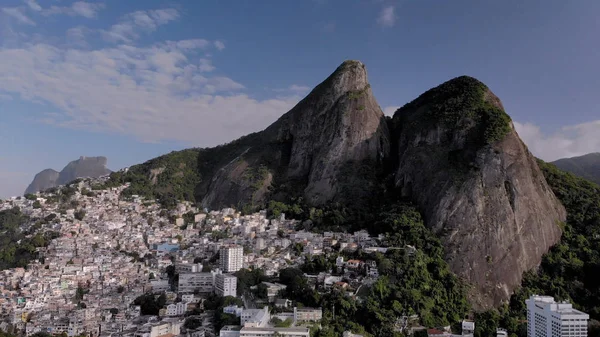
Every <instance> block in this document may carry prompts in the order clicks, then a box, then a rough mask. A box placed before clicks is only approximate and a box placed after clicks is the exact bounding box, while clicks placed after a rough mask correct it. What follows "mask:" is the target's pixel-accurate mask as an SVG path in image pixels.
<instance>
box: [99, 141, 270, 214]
mask: <svg viewBox="0 0 600 337" xmlns="http://www.w3.org/2000/svg"><path fill="white" fill-rule="evenodd" d="M261 145H262V144H261V142H260V137H259V135H258V134H250V135H247V136H244V137H241V138H239V139H237V140H235V141H233V142H230V143H227V144H224V145H219V146H216V147H213V148H193V149H186V150H181V151H173V152H171V153H168V154H166V155H163V156H160V157H157V158H154V159H151V160H148V161H146V162H144V163H142V164H139V165H134V166H132V167H130V168H129V170H128V171H127V172H121V171H119V172H113V173H112V174H111V175H110V180H109V181H108V182H106V183H105V184H104V185H98V186H95V189H102V188H107V187H117V186H120V185H122V184H125V183H130V186H129V187H128V188H127V189H126V190H125V191H124V192H123V196H124V197H130V196H132V195H139V196H143V197H145V198H148V199H158V200H159V201H160V202H161V203H162V204H163V205H165V206H172V205H173V204H174V203H176V201H177V200H186V201H191V202H200V201H201V200H202V197H203V196H204V195H205V194H206V192H207V190H208V188H209V186H210V183H211V179H212V177H213V176H214V175H215V174H216V172H217V171H218V170H219V169H221V168H222V167H223V166H225V165H227V164H228V163H230V162H231V161H234V160H235V159H239V158H241V157H242V156H244V155H251V154H253V153H256V152H257V151H264V150H265V148H264V147H261ZM266 164H268V163H266ZM266 164H263V165H259V166H257V167H256V168H250V169H249V170H248V172H247V175H248V178H249V179H251V180H252V182H253V186H254V188H257V187H258V184H259V182H257V180H258V177H259V176H264V175H265V172H266V168H267V166H266Z"/></svg>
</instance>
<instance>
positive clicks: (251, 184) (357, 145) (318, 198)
mask: <svg viewBox="0 0 600 337" xmlns="http://www.w3.org/2000/svg"><path fill="white" fill-rule="evenodd" d="M219 153H220V156H221V157H222V158H223V160H222V162H221V163H220V164H219V166H218V167H219V169H218V170H215V171H211V172H210V174H209V175H208V177H210V178H208V177H207V176H206V175H205V177H204V179H205V180H204V182H203V183H201V184H200V188H199V189H198V191H199V193H198V194H199V195H201V196H202V204H203V205H204V206H205V207H210V208H219V207H223V206H231V205H234V206H239V205H245V204H248V203H252V204H260V203H261V202H263V201H265V200H266V198H267V194H268V192H269V190H270V187H272V185H273V183H274V182H275V180H277V181H278V182H279V183H280V186H284V185H285V186H287V187H286V188H287V189H288V190H287V191H286V192H284V193H287V195H293V196H295V197H298V196H303V197H305V198H306V200H307V201H308V202H310V203H312V204H323V203H325V202H328V201H341V202H343V201H348V199H349V198H353V199H355V200H359V198H360V197H368V195H369V193H371V192H373V190H374V189H375V187H376V183H375V180H376V179H374V178H373V176H374V175H375V174H376V173H377V172H378V170H380V168H381V166H382V165H381V163H382V161H383V160H384V158H386V157H387V156H388V155H389V131H388V128H387V124H386V122H385V117H384V115H383V112H382V111H381V109H380V108H379V105H378V104H377V102H376V101H375V98H374V97H373V93H372V92H371V86H370V85H369V83H368V81H367V72H366V69H365V66H364V65H363V64H362V63H360V62H358V61H346V62H344V63H343V64H342V65H340V66H339V67H338V68H337V69H336V70H335V72H334V73H333V74H331V75H330V76H329V77H328V78H327V79H326V80H325V81H323V82H322V83H321V84H319V85H318V86H317V87H316V88H315V89H313V90H312V91H311V92H310V93H309V94H308V95H307V96H306V97H305V98H304V99H303V100H302V101H300V102H299V103H298V104H297V105H296V106H295V107H294V108H292V110H290V111H289V112H287V113H286V114H284V115H283V116H282V117H281V118H280V119H279V120H277V121H276V122H275V123H273V124H272V125H271V126H269V127H268V128H267V129H265V130H264V131H262V132H259V133H257V134H253V135H251V136H249V137H246V138H242V139H239V140H237V141H235V142H233V143H231V144H227V145H225V146H223V148H222V150H221V151H220V152H219ZM224 154H225V155H224ZM201 170H202V168H201ZM207 178H208V179H210V180H207Z"/></svg>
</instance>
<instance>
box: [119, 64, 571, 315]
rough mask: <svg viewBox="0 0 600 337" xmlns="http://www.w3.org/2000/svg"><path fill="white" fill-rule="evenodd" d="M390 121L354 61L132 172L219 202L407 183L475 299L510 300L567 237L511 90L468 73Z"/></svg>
mask: <svg viewBox="0 0 600 337" xmlns="http://www.w3.org/2000/svg"><path fill="white" fill-rule="evenodd" d="M390 125H392V128H391V130H390V129H388V124H387V123H386V120H385V117H384V115H383V113H382V111H381V109H380V108H379V106H378V104H377V102H376V100H375V98H374V97H373V94H372V92H371V88H370V85H369V83H368V80H367V72H366V70H365V66H364V65H363V64H362V63H360V62H358V61H346V62H344V63H343V64H342V65H340V66H339V67H338V68H337V69H336V70H335V72H334V73H333V74H331V75H330V76H329V77H328V78H327V79H326V80H325V81H323V82H322V83H321V84H319V85H318V86H317V87H316V88H315V89H314V90H312V91H311V92H310V94H309V95H308V96H307V97H305V98H304V99H303V100H302V101H300V102H299V103H298V104H297V105H296V106H295V107H294V108H293V109H292V110H290V111H289V112H287V113H286V114H284V115H283V116H282V117H281V118H280V119H279V120H277V121H276V122H275V123H273V124H272V125H271V126H269V127H268V128H267V129H265V130H264V131H261V132H258V133H254V134H251V135H248V136H245V137H242V138H240V139H238V140H236V141H233V142H231V143H229V144H225V145H222V146H219V147H216V148H210V149H191V150H185V151H179V152H174V153H171V154H168V155H165V156H162V157H159V158H155V159H153V160H151V161H148V162H146V163H144V164H142V165H137V166H134V167H132V168H131V169H130V170H129V173H128V175H129V178H127V177H125V178H124V180H123V182H125V181H129V182H132V185H131V187H130V188H129V190H130V192H131V193H133V194H142V195H147V196H150V197H158V198H161V197H163V196H164V195H168V196H171V197H172V198H175V199H181V198H184V199H188V200H193V201H196V202H200V203H201V204H202V205H203V206H205V207H209V208H213V209H215V208H220V207H228V206H235V207H242V206H247V205H255V206H260V205H264V203H265V202H266V201H268V200H270V199H280V198H281V199H286V198H290V197H304V199H305V201H308V202H309V203H310V204H313V205H320V204H326V203H329V202H340V203H342V204H345V205H346V206H347V205H354V206H357V205H358V204H360V203H361V202H365V201H371V200H381V199H378V198H375V197H376V196H377V197H379V196H385V195H386V194H385V193H384V188H385V191H390V190H393V191H394V192H395V191H398V192H399V193H400V194H401V195H403V196H404V197H405V198H408V199H410V200H412V201H414V202H415V203H417V204H418V205H419V206H420V208H421V210H422V212H423V214H424V216H425V219H426V223H427V225H428V226H429V227H431V228H432V229H433V230H434V232H435V233H436V234H438V235H439V236H440V237H441V238H442V240H443V242H444V244H445V248H446V257H447V260H448V262H449V263H450V266H451V268H452V269H453V271H454V272H455V273H456V274H458V275H460V276H462V277H463V278H464V279H465V280H466V281H467V282H468V283H470V284H472V285H473V287H472V289H471V299H472V303H473V304H474V305H475V307H476V308H478V309H484V308H488V307H490V306H493V305H497V304H499V303H500V302H501V301H502V300H507V299H508V297H509V294H510V293H511V292H512V290H513V289H514V288H515V287H516V286H517V285H518V284H519V283H520V280H521V276H522V273H523V272H524V271H526V270H529V269H531V268H533V267H535V266H536V265H537V264H539V263H540V259H541V256H542V255H543V253H545V252H546V251H547V250H548V248H549V247H550V246H551V245H553V244H554V243H556V242H557V241H558V240H559V238H560V235H561V230H560V227H559V224H560V222H561V221H564V220H565V210H564V208H563V207H562V206H561V205H560V203H559V202H558V201H557V199H556V198H555V196H554V194H553V193H552V191H551V190H550V188H549V187H548V186H547V184H546V181H545V180H544V177H543V175H542V174H541V173H540V170H539V168H538V166H537V164H536V162H535V160H534V158H533V157H532V155H531V154H530V153H529V152H528V150H527V148H526V146H525V145H524V144H523V143H522V142H521V140H520V139H519V136H518V135H517V133H516V132H515V130H514V128H513V125H512V122H511V120H510V117H508V115H507V114H506V113H505V112H504V108H503V107H502V103H501V102H500V100H499V99H498V98H497V97H496V96H495V95H494V94H493V93H492V92H491V91H490V90H489V89H488V88H487V87H486V86H485V85H484V84H482V83H481V82H479V81H477V80H475V79H473V78H470V77H459V78H456V79H453V80H451V81H448V82H446V83H444V84H442V85H440V86H439V87H437V88H434V89H432V90H430V91H428V92H426V93H424V94H423V95H421V96H419V97H418V98H417V99H416V100H414V101H413V102H411V103H408V104H406V105H405V106H404V107H403V108H401V109H399V110H398V111H397V112H396V114H395V116H394V118H393V121H392V122H391V123H390ZM384 177H385V178H386V179H383V178H384ZM389 177H392V178H393V179H391V180H392V184H391V185H393V186H391V187H390V186H387V184H386V182H387V180H388V179H387V178H389ZM382 187H384V188H382ZM390 194H391V195H394V198H395V196H396V193H390ZM389 201H390V202H395V201H396V200H395V199H394V200H391V199H390V200H389ZM352 208H353V209H355V210H362V209H363V208H361V207H360V206H357V207H352Z"/></svg>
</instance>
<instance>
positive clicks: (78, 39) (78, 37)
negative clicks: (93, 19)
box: [67, 26, 90, 46]
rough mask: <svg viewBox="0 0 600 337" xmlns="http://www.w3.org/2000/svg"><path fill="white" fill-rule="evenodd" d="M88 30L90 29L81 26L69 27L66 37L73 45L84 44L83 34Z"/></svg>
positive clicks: (85, 43)
mask: <svg viewBox="0 0 600 337" xmlns="http://www.w3.org/2000/svg"><path fill="white" fill-rule="evenodd" d="M88 32H90V29H89V28H87V27H83V26H79V27H73V28H69V29H68V30H67V39H68V41H69V42H70V43H73V44H75V45H79V46H86V45H87V42H86V40H85V36H86V34H87V33H88Z"/></svg>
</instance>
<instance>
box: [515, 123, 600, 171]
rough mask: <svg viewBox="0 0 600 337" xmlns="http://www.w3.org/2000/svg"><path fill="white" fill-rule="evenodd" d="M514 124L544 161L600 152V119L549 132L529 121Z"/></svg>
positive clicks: (529, 146)
mask: <svg viewBox="0 0 600 337" xmlns="http://www.w3.org/2000/svg"><path fill="white" fill-rule="evenodd" d="M514 125H515V129H516V130H517V133H518V134H519V136H520V137H521V139H522V140H523V141H524V142H525V144H527V147H528V148H529V150H530V151H531V152H532V153H533V154H534V155H535V156H536V157H539V158H541V159H543V160H546V161H554V160H557V159H560V158H568V157H575V156H580V155H584V154H587V153H590V152H600V136H598V135H600V120H596V121H591V122H587V123H582V124H577V125H572V126H566V127H563V128H561V129H559V130H558V131H556V132H554V133H551V134H547V133H544V132H542V130H541V129H540V127H539V126H537V125H534V124H531V123H519V122H514Z"/></svg>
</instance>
